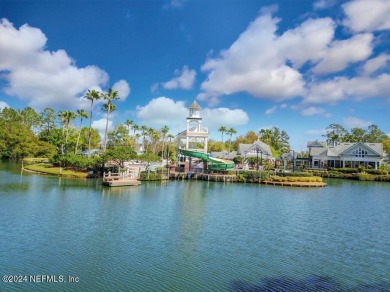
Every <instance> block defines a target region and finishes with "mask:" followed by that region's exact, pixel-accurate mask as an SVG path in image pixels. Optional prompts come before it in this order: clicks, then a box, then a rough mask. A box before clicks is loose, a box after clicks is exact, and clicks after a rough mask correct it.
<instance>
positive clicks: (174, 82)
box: [162, 66, 196, 89]
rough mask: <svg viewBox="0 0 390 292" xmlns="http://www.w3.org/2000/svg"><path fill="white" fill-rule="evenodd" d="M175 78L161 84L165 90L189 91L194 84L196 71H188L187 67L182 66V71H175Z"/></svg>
mask: <svg viewBox="0 0 390 292" xmlns="http://www.w3.org/2000/svg"><path fill="white" fill-rule="evenodd" d="M174 75H175V77H174V78H172V79H171V80H169V81H167V82H164V83H162V86H163V88H165V89H191V88H192V87H193V85H194V82H195V77H196V71H195V70H192V69H191V70H190V69H189V68H188V66H184V67H183V69H182V70H181V71H180V70H177V69H176V70H175V72H174Z"/></svg>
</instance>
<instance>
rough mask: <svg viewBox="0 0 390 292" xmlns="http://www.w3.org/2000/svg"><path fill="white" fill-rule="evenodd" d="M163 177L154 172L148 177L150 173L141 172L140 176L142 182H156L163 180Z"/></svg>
mask: <svg viewBox="0 0 390 292" xmlns="http://www.w3.org/2000/svg"><path fill="white" fill-rule="evenodd" d="M161 179H162V177H161V174H160V173H158V172H154V171H149V175H148V171H141V174H140V180H144V181H145V180H146V181H154V180H161Z"/></svg>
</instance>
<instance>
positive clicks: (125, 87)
mask: <svg viewBox="0 0 390 292" xmlns="http://www.w3.org/2000/svg"><path fill="white" fill-rule="evenodd" d="M112 89H113V90H116V91H118V96H119V98H120V99H121V100H125V99H126V98H127V97H128V96H129V94H130V85H129V83H127V81H126V80H119V81H117V82H115V84H114V85H113V86H112Z"/></svg>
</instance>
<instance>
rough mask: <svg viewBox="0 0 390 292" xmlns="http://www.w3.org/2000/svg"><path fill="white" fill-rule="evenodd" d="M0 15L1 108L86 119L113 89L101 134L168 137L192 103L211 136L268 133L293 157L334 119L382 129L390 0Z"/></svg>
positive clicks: (69, 5) (3, 11)
mask: <svg viewBox="0 0 390 292" xmlns="http://www.w3.org/2000/svg"><path fill="white" fill-rule="evenodd" d="M0 18H1V19H2V20H1V23H0V90H1V91H0V107H4V106H7V105H8V106H11V107H14V108H23V107H25V106H31V107H33V108H35V109H36V110H41V109H42V108H44V107H47V106H50V107H53V108H55V109H57V110H59V109H65V108H66V109H72V110H76V109H79V108H85V109H88V106H89V102H88V101H86V100H84V99H83V98H82V96H83V95H84V94H85V92H86V91H87V90H88V89H101V90H107V89H108V88H109V87H111V86H112V87H114V88H115V89H117V90H118V91H119V93H120V96H121V101H118V102H117V108H118V110H117V111H116V112H115V113H114V115H113V117H112V120H111V121H110V122H111V126H113V125H115V124H117V123H119V122H124V121H125V120H126V119H131V120H133V121H134V122H135V123H136V124H138V125H143V124H145V125H148V126H150V127H155V128H161V127H163V126H164V125H168V127H170V129H171V132H172V133H173V134H176V133H177V132H179V131H181V130H184V128H185V118H186V116H187V113H188V112H187V109H186V107H187V106H188V105H189V104H190V103H191V102H192V101H193V100H197V102H198V103H199V104H200V105H201V106H202V107H203V111H202V116H203V118H204V125H205V126H208V127H209V130H210V136H211V138H215V139H220V133H218V132H217V129H218V128H219V127H220V126H222V125H224V126H226V127H233V128H235V129H236V130H237V131H238V134H245V133H246V132H247V131H248V130H254V131H258V130H260V129H261V128H268V127H272V126H277V127H279V128H280V129H283V130H286V131H287V132H288V134H289V135H290V142H291V145H292V146H293V148H294V149H295V150H297V151H300V150H301V149H302V150H304V149H305V145H306V142H307V141H308V140H314V139H321V138H322V137H321V134H323V133H324V129H325V128H326V126H328V125H329V124H331V123H340V124H342V125H343V126H344V127H346V128H347V129H350V128H353V127H363V128H366V127H368V126H369V125H370V124H377V125H378V126H379V127H380V128H381V129H382V130H383V131H385V132H386V133H390V123H389V120H390V119H389V117H390V1H388V0H351V1H341V0H318V1H306V0H300V1H292V0H285V1H282V0H280V1H268V0H257V1H251V0H245V1H239V0H237V1H233V0H226V1H220V0H211V1H206V0H171V1H168V0H166V1H152V0H150V1H141V0H139V1H104V0H101V1H92V0H90V1H65V0H62V1H4V0H0ZM99 109H100V106H99V105H96V107H95V110H94V111H95V114H94V126H95V127H96V128H99V129H102V128H103V127H104V118H105V117H104V114H103V113H101V112H100V110H99Z"/></svg>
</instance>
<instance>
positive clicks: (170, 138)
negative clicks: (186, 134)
mask: <svg viewBox="0 0 390 292" xmlns="http://www.w3.org/2000/svg"><path fill="white" fill-rule="evenodd" d="M167 137H168V138H169V145H168V153H167V165H168V164H169V146H170V144H171V143H172V139H173V138H175V136H173V135H172V134H168V136H167Z"/></svg>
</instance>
